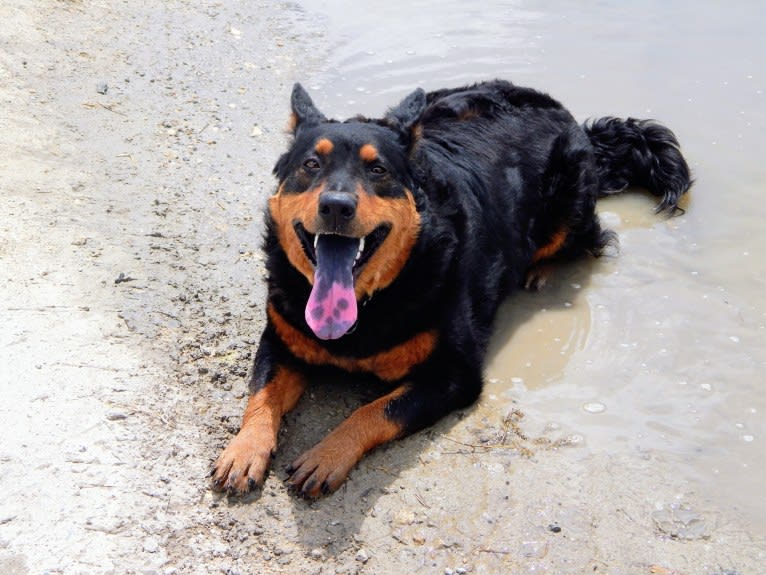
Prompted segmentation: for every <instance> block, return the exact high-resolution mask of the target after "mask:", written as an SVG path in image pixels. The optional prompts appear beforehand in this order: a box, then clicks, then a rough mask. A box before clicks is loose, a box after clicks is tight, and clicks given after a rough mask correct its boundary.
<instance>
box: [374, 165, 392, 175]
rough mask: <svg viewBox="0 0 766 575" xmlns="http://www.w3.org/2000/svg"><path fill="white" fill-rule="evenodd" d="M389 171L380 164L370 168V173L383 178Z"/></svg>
mask: <svg viewBox="0 0 766 575" xmlns="http://www.w3.org/2000/svg"><path fill="white" fill-rule="evenodd" d="M387 171H388V170H386V168H385V167H383V166H381V165H380V164H375V165H374V166H370V172H371V173H373V174H375V175H376V176H382V175H383V174H385V173H386V172H387Z"/></svg>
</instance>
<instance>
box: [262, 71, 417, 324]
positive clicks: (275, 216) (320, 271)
mask: <svg viewBox="0 0 766 575" xmlns="http://www.w3.org/2000/svg"><path fill="white" fill-rule="evenodd" d="M291 102H292V117H291V130H292V132H293V135H294V139H293V142H292V145H291V146H290V149H289V150H288V151H287V152H286V153H285V154H284V155H283V156H282V157H281V158H280V159H279V161H278V162H277V165H276V167H275V168H274V173H275V174H276V176H277V178H278V180H279V186H278V189H277V192H276V194H275V195H274V196H272V197H271V199H270V200H269V211H270V215H271V219H272V222H273V224H274V229H275V232H276V234H277V239H278V240H279V244H280V245H281V247H282V249H283V250H284V252H285V254H286V255H287V258H288V260H289V261H290V263H291V264H292V265H293V266H294V267H295V268H296V269H297V270H299V271H300V272H301V273H302V274H303V275H304V276H305V277H306V279H307V280H308V281H309V283H310V284H312V290H311V295H310V297H309V299H308V301H307V302H306V321H307V323H308V325H309V327H310V328H311V329H312V331H313V332H314V333H315V334H316V335H317V337H320V338H322V339H337V338H339V337H341V336H343V335H344V334H345V333H347V332H348V330H349V329H351V327H352V326H353V325H354V323H355V322H356V319H357V302H358V301H359V300H361V299H362V298H364V297H370V296H372V294H373V293H374V292H376V291H378V290H381V289H384V288H385V287H387V286H388V285H390V284H391V282H393V281H394V280H395V279H396V277H397V276H398V275H399V273H400V271H401V270H402V268H403V267H404V264H405V263H406V262H407V259H408V258H409V255H410V252H411V250H412V247H413V246H414V245H415V242H416V240H417V237H418V233H419V231H420V215H419V213H418V209H417V205H416V201H415V196H414V191H413V183H412V175H411V173H410V169H409V164H408V160H407V158H408V154H409V151H410V148H411V146H412V128H413V126H415V124H416V122H417V120H418V118H419V117H420V116H421V114H422V113H423V110H424V109H425V106H426V96H425V93H424V92H423V91H422V90H416V91H415V92H413V93H412V94H410V95H409V96H408V97H407V98H405V99H404V100H403V101H402V103H401V104H399V106H397V107H395V108H393V109H391V110H390V111H389V112H388V114H387V115H386V116H385V117H384V118H383V119H382V120H377V121H368V120H364V119H355V120H350V121H347V122H343V123H340V122H336V121H330V120H327V119H326V118H325V116H324V115H323V114H322V113H321V112H320V111H319V110H318V109H317V108H316V106H314V103H313V102H312V101H311V98H310V97H309V95H308V94H307V93H306V91H305V90H304V89H303V88H302V87H301V86H300V84H296V85H295V87H294V88H293V93H292V99H291Z"/></svg>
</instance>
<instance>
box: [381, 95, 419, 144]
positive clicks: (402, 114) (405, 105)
mask: <svg viewBox="0 0 766 575" xmlns="http://www.w3.org/2000/svg"><path fill="white" fill-rule="evenodd" d="M425 109H426V93H425V92H424V91H423V89H422V88H418V89H417V90H415V91H414V92H412V94H410V95H409V96H407V97H406V98H405V99H404V100H402V101H401V102H400V103H399V105H398V106H395V107H393V108H391V109H390V110H389V111H388V113H387V114H386V117H385V120H386V123H387V124H388V125H389V126H391V127H392V128H394V129H396V130H399V131H400V132H402V133H403V134H410V131H411V130H412V127H413V126H415V124H416V123H417V122H418V120H420V117H421V116H422V115H423V112H424V111H425Z"/></svg>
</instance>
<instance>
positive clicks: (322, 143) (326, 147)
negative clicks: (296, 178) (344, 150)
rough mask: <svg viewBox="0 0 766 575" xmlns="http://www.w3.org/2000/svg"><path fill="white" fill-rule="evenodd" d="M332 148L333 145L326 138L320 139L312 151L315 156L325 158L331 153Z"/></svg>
mask: <svg viewBox="0 0 766 575" xmlns="http://www.w3.org/2000/svg"><path fill="white" fill-rule="evenodd" d="M333 147H334V146H333V143H332V142H331V141H330V140H328V139H327V138H322V139H320V140H319V141H318V142H317V143H316V146H314V151H315V152H316V153H317V154H321V155H323V156H326V155H328V154H329V153H330V152H332V149H333Z"/></svg>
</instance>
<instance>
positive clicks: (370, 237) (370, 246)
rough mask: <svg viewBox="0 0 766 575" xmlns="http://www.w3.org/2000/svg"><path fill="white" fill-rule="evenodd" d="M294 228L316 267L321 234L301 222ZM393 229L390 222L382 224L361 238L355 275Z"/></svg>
mask: <svg viewBox="0 0 766 575" xmlns="http://www.w3.org/2000/svg"><path fill="white" fill-rule="evenodd" d="M293 228H294V229H295V233H296V235H297V236H298V239H299V240H300V242H301V247H302V248H303V251H304V253H305V254H306V257H307V258H308V259H309V261H310V262H311V265H313V266H314V268H316V266H317V255H316V253H317V252H316V245H317V242H318V240H319V236H320V235H321V234H312V233H311V232H309V231H308V230H307V229H306V228H305V226H304V225H303V224H302V223H301V222H298V221H296V222H294V223H293ZM390 231H391V225H390V224H381V225H379V226H378V227H377V228H375V229H374V230H373V231H372V232H371V233H369V234H367V235H366V236H363V237H361V238H358V239H359V250H358V252H357V254H356V257H355V258H354V275H358V273H359V271H360V270H361V269H362V267H363V266H364V265H365V264H366V263H367V262H368V261H369V260H370V258H371V257H372V256H373V254H374V253H375V252H376V251H377V250H378V248H379V247H380V246H381V244H382V243H383V241H384V240H385V239H386V237H388V234H389V232H390Z"/></svg>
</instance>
